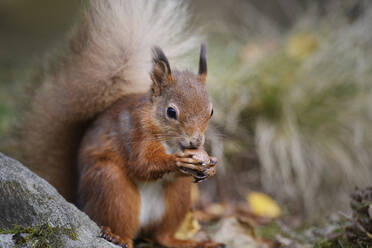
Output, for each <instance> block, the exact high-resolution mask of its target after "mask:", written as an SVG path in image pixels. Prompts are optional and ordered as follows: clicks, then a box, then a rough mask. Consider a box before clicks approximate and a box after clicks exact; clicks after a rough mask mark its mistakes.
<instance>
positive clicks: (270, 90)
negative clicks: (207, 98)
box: [0, 0, 372, 220]
mask: <svg viewBox="0 0 372 248" xmlns="http://www.w3.org/2000/svg"><path fill="white" fill-rule="evenodd" d="M81 3H82V2H81V1H66V0H53V1H51V0H33V1H30V0H2V1H0V141H1V140H3V141H4V140H6V139H7V137H9V136H11V135H14V134H12V127H14V125H16V124H17V122H18V121H20V120H18V119H17V113H19V111H20V109H19V104H18V103H19V102H22V96H23V95H24V86H25V85H26V84H27V83H28V80H29V78H30V77H31V76H32V74H33V70H34V69H35V68H36V67H37V65H38V64H40V63H42V61H43V57H44V56H45V55H46V54H47V52H50V51H51V50H53V49H54V48H56V47H58V46H59V44H60V43H63V41H64V39H65V37H66V35H67V34H68V31H69V30H70V28H71V26H72V24H73V23H74V21H75V20H76V18H77V16H78V13H79V10H80V9H81V6H82V4H81ZM190 5H191V6H190V9H191V12H192V14H193V15H195V17H196V18H195V19H196V20H197V22H198V23H201V24H202V26H203V33H204V34H205V36H206V40H207V46H208V63H209V64H208V67H209V75H208V77H209V78H208V81H209V83H208V87H209V91H210V94H211V96H212V98H213V102H214V109H215V111H214V113H215V115H214V117H213V122H212V124H211V126H210V127H209V130H208V137H209V138H208V144H207V145H208V147H209V149H211V152H212V154H214V155H215V156H217V157H218V158H219V159H220V168H219V171H218V173H217V175H216V176H215V177H214V178H212V179H211V180H210V181H208V183H202V184H200V197H199V198H200V203H199V204H201V205H203V204H209V203H211V202H220V203H222V204H231V203H234V204H235V203H236V204H239V203H241V202H245V201H246V197H247V195H249V193H250V192H253V191H259V192H264V193H265V194H267V195H269V196H270V197H272V198H273V199H275V200H276V201H277V202H278V203H279V206H280V208H281V209H282V212H283V213H284V215H288V216H296V217H298V218H300V219H301V220H303V219H307V220H313V219H316V218H318V217H321V216H325V215H328V214H329V213H330V212H332V211H336V210H343V209H345V208H347V207H348V204H349V197H348V196H349V195H350V193H351V192H352V191H353V190H354V189H355V187H364V186H367V185H368V184H371V182H372V181H371V178H372V152H371V147H372V146H371V145H372V132H371V127H372V91H371V90H372V89H371V87H372V82H371V80H372V56H371V54H372V29H371V27H372V7H371V4H370V3H369V1H362V0H334V1H332V0H317V1H314V0H302V1H300V0H287V1H280V0H249V1H248V0H245V1H244V0H230V1H224V0H213V1H212V0H199V1H196V0H195V1H190ZM4 150H5V151H7V152H8V153H9V154H12V152H13V151H11V148H10V147H5V148H4Z"/></svg>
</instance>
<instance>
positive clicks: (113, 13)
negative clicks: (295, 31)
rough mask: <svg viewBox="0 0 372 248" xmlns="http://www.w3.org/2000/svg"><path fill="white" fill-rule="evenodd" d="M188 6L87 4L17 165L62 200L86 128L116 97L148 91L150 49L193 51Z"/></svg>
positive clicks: (38, 99)
mask: <svg viewBox="0 0 372 248" xmlns="http://www.w3.org/2000/svg"><path fill="white" fill-rule="evenodd" d="M188 25H189V19H188V16H187V6H185V5H183V4H181V2H180V1H172V0H167V1H166V0H158V1H153V0H103V1H102V0H92V1H89V4H88V6H86V8H85V10H84V12H83V15H82V17H81V21H80V22H79V24H78V25H77V26H76V28H75V30H74V32H73V33H72V35H71V37H70V39H69V46H68V48H66V49H65V50H64V51H63V52H62V53H60V55H58V56H55V57H52V58H51V60H50V61H49V63H47V66H46V67H45V68H44V71H43V73H42V77H41V78H40V79H39V80H40V81H39V82H40V84H39V87H38V88H37V89H35V90H34V91H35V95H34V97H33V98H32V101H31V106H30V108H31V110H30V111H29V112H28V114H27V116H26V118H25V121H24V123H25V124H24V127H23V128H22V129H23V135H22V139H21V141H20V143H21V146H22V153H23V155H24V157H23V160H24V162H25V163H26V164H29V165H30V167H31V168H32V169H33V170H34V171H36V172H37V173H39V174H40V175H41V176H43V177H44V178H46V179H47V180H48V181H49V182H51V183H52V184H53V185H54V186H55V187H56V188H57V189H58V190H59V192H60V193H62V195H63V196H65V198H66V199H68V200H70V201H72V200H73V195H74V192H75V183H76V177H75V173H74V167H75V155H76V152H77V148H78V144H79V140H80V138H81V135H82V132H83V130H84V127H85V126H86V124H87V123H88V122H89V120H90V119H91V118H92V117H94V116H95V115H96V114H97V113H99V112H101V111H102V110H104V109H105V108H106V107H108V106H109V105H110V104H112V103H113V102H114V101H116V100H117V99H118V98H119V97H121V96H123V95H125V94H128V93H133V92H141V91H146V90H147V89H148V88H149V87H150V77H149V72H150V70H151V66H152V64H151V63H152V60H151V49H152V48H153V47H154V46H155V45H156V46H159V47H161V48H162V49H164V51H165V53H166V54H167V56H168V57H169V58H171V59H172V58H177V57H180V56H182V55H184V54H185V53H188V52H189V51H190V50H191V49H194V48H195V49H197V48H196V46H199V44H200V43H199V39H198V37H197V36H195V35H194V36H190V35H189V33H190V32H189V31H190V30H188Z"/></svg>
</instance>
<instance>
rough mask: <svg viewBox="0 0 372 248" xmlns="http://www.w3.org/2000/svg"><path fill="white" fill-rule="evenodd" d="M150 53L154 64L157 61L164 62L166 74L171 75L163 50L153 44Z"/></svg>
mask: <svg viewBox="0 0 372 248" xmlns="http://www.w3.org/2000/svg"><path fill="white" fill-rule="evenodd" d="M152 54H153V57H152V60H153V63H154V65H155V66H156V64H158V63H164V64H165V66H166V69H167V74H169V75H171V69H170V65H169V61H168V58H167V57H166V56H165V54H164V52H163V50H162V49H161V48H160V47H157V46H155V47H154V48H153V49H152Z"/></svg>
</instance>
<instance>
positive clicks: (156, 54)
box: [151, 47, 173, 96]
mask: <svg viewBox="0 0 372 248" xmlns="http://www.w3.org/2000/svg"><path fill="white" fill-rule="evenodd" d="M152 53H153V58H152V60H153V64H154V65H153V69H152V72H151V79H152V81H153V85H152V93H153V96H158V95H161V92H162V90H163V89H164V88H165V87H167V86H169V85H170V83H171V82H172V80H173V79H172V75H171V69H170V66H169V62H168V59H167V57H166V56H165V54H164V52H163V50H161V49H160V48H159V47H154V48H153V49H152Z"/></svg>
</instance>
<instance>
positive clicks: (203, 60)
mask: <svg viewBox="0 0 372 248" xmlns="http://www.w3.org/2000/svg"><path fill="white" fill-rule="evenodd" d="M206 78H207V51H206V48H205V44H201V47H200V59H199V79H200V81H201V82H202V83H205V80H206Z"/></svg>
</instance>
